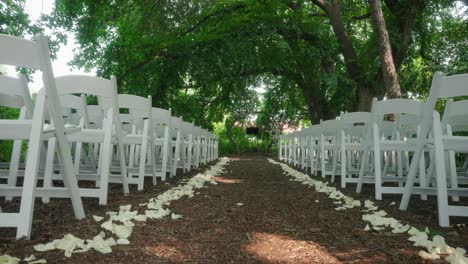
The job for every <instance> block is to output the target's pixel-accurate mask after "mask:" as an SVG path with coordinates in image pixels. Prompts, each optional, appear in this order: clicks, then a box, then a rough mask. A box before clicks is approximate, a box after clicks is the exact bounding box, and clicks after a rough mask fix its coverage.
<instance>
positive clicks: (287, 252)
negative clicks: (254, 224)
mask: <svg viewBox="0 0 468 264" xmlns="http://www.w3.org/2000/svg"><path fill="white" fill-rule="evenodd" d="M249 235H250V243H249V244H248V245H246V246H245V247H244V250H245V251H246V252H248V253H249V254H251V255H254V256H255V257H257V258H258V259H259V260H261V261H266V262H268V263H278V262H280V263H298V262H300V263H303V262H304V261H306V260H307V261H308V262H313V263H339V262H340V261H339V260H338V259H337V258H335V257H334V256H332V255H331V254H330V253H328V252H327V251H326V250H325V249H323V247H321V246H320V245H319V244H317V243H315V242H311V241H303V240H295V239H292V238H290V237H288V236H285V235H278V234H269V233H257V232H254V233H250V234H249Z"/></svg>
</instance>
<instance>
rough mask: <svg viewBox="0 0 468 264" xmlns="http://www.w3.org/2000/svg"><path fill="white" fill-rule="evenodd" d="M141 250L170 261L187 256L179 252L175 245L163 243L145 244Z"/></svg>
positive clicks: (180, 259)
mask: <svg viewBox="0 0 468 264" xmlns="http://www.w3.org/2000/svg"><path fill="white" fill-rule="evenodd" d="M142 251H143V253H145V254H148V255H152V256H157V257H158V258H165V259H167V260H171V261H182V260H185V259H187V256H186V255H185V254H184V253H182V252H180V250H178V249H177V247H173V246H169V245H165V244H157V245H151V246H146V247H144V248H143V249H142Z"/></svg>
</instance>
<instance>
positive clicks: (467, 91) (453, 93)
mask: <svg viewBox="0 0 468 264" xmlns="http://www.w3.org/2000/svg"><path fill="white" fill-rule="evenodd" d="M467 95H468V74H459V75H453V76H447V77H444V76H443V75H442V73H440V72H436V73H435V74H434V76H433V79H432V85H431V91H430V93H429V97H428V100H427V102H426V104H425V107H424V115H423V118H422V121H421V128H420V133H419V135H418V138H417V149H416V151H415V153H414V155H413V157H412V159H411V164H410V169H409V173H408V177H407V180H406V185H405V190H404V193H403V197H402V199H401V203H400V209H402V210H406V209H407V207H408V204H409V199H410V196H411V194H418V193H421V192H423V193H424V194H430V195H437V207H438V212H439V225H440V226H449V225H450V216H464V217H468V207H467V206H462V205H458V206H456V205H449V204H448V196H449V195H450V196H467V194H468V189H467V188H461V187H460V186H458V184H456V182H453V180H455V179H454V178H452V179H451V177H450V175H453V174H452V173H451V172H450V169H454V168H453V163H452V161H450V160H451V159H450V156H451V152H457V153H468V137H466V136H462V135H453V134H451V131H450V130H451V129H453V128H454V127H456V129H457V130H464V127H465V125H463V124H462V125H458V124H457V123H458V122H457V121H462V122H463V121H465V120H466V119H464V116H466V108H462V107H458V106H463V107H466V105H463V103H460V104H459V105H458V106H457V105H454V104H452V103H449V105H448V106H447V107H448V108H449V109H448V110H449V113H448V115H449V116H448V117H447V118H446V119H445V120H444V121H445V124H444V127H443V126H442V123H441V121H440V115H439V113H438V112H437V111H434V109H435V105H436V102H437V100H438V99H447V98H453V97H459V96H467ZM450 104H452V105H450ZM450 107H453V108H452V110H451V109H450ZM454 112H455V114H454ZM457 112H458V114H457ZM455 116H458V117H455ZM450 119H452V120H450ZM451 122H453V124H454V125H453V126H451ZM431 130H432V136H433V139H431V138H430V137H429V132H430V131H431ZM452 132H453V131H452ZM425 147H428V148H429V149H433V151H434V154H433V155H434V166H435V175H436V177H435V178H436V188H435V189H433V188H423V189H421V188H417V187H415V186H414V183H415V181H416V172H417V169H418V163H419V160H420V158H421V157H422V154H423V152H424V149H425ZM446 154H448V156H449V159H448V160H449V163H452V164H449V166H448V169H449V170H448V171H447V170H446V169H447V164H446V156H447V155H446ZM451 180H452V182H450V181H451ZM447 181H449V182H450V183H451V186H450V188H448V186H447ZM418 189H419V190H418Z"/></svg>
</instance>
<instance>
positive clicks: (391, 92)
mask: <svg viewBox="0 0 468 264" xmlns="http://www.w3.org/2000/svg"><path fill="white" fill-rule="evenodd" d="M368 1H369V7H370V13H371V21H372V27H373V28H374V32H375V35H376V37H377V44H378V46H379V58H380V67H381V70H382V74H383V80H384V85H385V91H386V93H387V97H388V98H400V97H401V88H400V82H399V80H398V74H397V71H396V68H395V64H394V62H393V55H392V47H391V46H390V39H389V37H388V32H387V27H386V25H385V19H384V16H383V12H382V3H381V2H380V0H368Z"/></svg>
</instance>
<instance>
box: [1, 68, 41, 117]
mask: <svg viewBox="0 0 468 264" xmlns="http://www.w3.org/2000/svg"><path fill="white" fill-rule="evenodd" d="M0 106H5V107H10V108H16V109H21V111H22V112H24V115H25V116H24V117H26V118H31V117H32V112H33V103H32V100H31V95H30V94H29V89H28V83H27V80H26V77H25V76H24V75H20V76H19V78H14V77H9V76H4V75H0Z"/></svg>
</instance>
